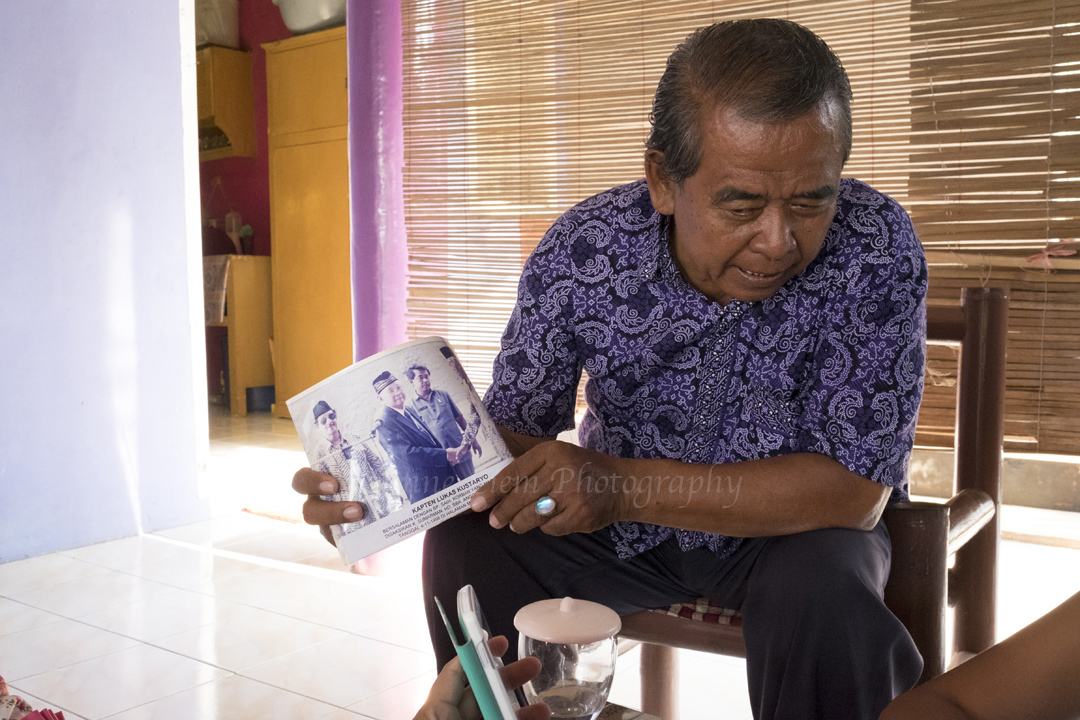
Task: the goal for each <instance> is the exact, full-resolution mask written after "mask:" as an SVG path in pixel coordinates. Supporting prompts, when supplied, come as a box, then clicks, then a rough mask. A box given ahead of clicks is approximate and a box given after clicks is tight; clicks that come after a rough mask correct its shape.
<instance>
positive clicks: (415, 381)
mask: <svg viewBox="0 0 1080 720" xmlns="http://www.w3.org/2000/svg"><path fill="white" fill-rule="evenodd" d="M412 386H413V390H415V391H416V394H417V395H419V396H420V397H422V398H424V399H425V400H427V396H428V395H430V394H431V373H429V372H428V371H427V370H425V369H424V368H417V369H416V370H414V371H413V378H412Z"/></svg>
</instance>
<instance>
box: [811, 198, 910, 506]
mask: <svg viewBox="0 0 1080 720" xmlns="http://www.w3.org/2000/svg"><path fill="white" fill-rule="evenodd" d="M890 204H891V201H890ZM891 208H892V211H891V212H890V211H889V208H886V209H885V210H884V211H882V210H880V209H879V213H878V218H877V219H878V220H885V221H887V222H880V223H877V227H878V228H881V229H882V230H881V236H879V237H876V238H875V239H873V240H872V241H868V243H867V244H866V245H864V246H861V247H856V252H855V253H854V254H853V259H852V260H851V261H850V262H848V263H845V264H844V266H843V269H842V271H841V272H840V284H839V291H838V292H837V293H835V295H834V296H833V298H831V300H830V301H829V303H828V304H827V306H826V311H825V321H824V323H823V326H822V328H821V336H820V338H819V342H818V345H817V351H816V353H815V359H814V361H813V364H812V370H811V376H810V378H809V383H808V385H807V387H806V388H805V390H804V392H803V393H802V396H803V402H802V412H801V416H800V418H799V440H798V445H799V446H800V447H799V451H801V452H814V453H819V454H821V455H826V456H828V457H831V458H833V459H834V460H836V461H837V462H839V463H841V464H842V465H844V466H845V467H846V468H847V469H848V470H850V471H851V472H853V473H856V474H857V475H860V476H862V477H865V478H868V479H870V480H873V481H874V482H878V483H881V484H883V485H887V486H890V487H893V488H896V489H897V492H896V493H894V498H895V497H899V498H904V497H906V495H907V463H908V458H909V456H910V454H911V448H912V445H913V443H914V439H915V423H916V419H917V416H918V412H919V404H920V402H921V401H922V391H923V376H924V366H925V359H926V305H925V297H926V283H927V273H926V261H925V259H924V257H923V253H922V249H921V246H920V245H919V242H918V239H917V238H916V236H915V231H914V229H913V228H912V227H911V221H910V219H909V218H908V217H907V214H906V213H904V211H903V210H902V209H900V208H899V206H896V205H895V204H891Z"/></svg>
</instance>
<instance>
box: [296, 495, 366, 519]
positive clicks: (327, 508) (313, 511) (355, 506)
mask: <svg viewBox="0 0 1080 720" xmlns="http://www.w3.org/2000/svg"><path fill="white" fill-rule="evenodd" d="M363 515H364V510H363V508H361V507H360V503H354V502H331V501H329V500H320V499H319V497H318V496H317V495H316V496H312V497H309V498H308V499H307V502H305V503H304V522H306V523H307V524H308V525H340V524H341V523H349V522H356V521H357V520H359V519H360V518H361V517H363Z"/></svg>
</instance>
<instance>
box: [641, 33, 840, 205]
mask: <svg viewBox="0 0 1080 720" xmlns="http://www.w3.org/2000/svg"><path fill="white" fill-rule="evenodd" d="M828 100H836V101H837V103H838V105H839V108H840V112H841V118H840V120H841V123H840V133H841V135H840V141H841V143H842V146H843V151H844V162H847V159H848V156H849V155H850V154H851V83H850V82H848V77H847V73H845V72H844V67H843V65H841V64H840V59H839V58H838V57H836V55H835V54H834V53H833V51H832V50H830V49H829V46H828V45H826V44H825V41H824V40H822V39H821V38H819V37H818V36H817V35H815V34H814V33H812V32H810V31H809V30H807V29H806V28H804V27H803V26H802V25H798V24H796V23H793V22H790V21H788V20H774V19H759V20H729V21H727V22H722V23H716V24H715V25H710V26H708V27H703V28H699V29H697V30H696V31H695V32H694V33H693V34H692V35H690V36H689V37H688V38H686V40H684V41H683V43H682V44H681V45H679V47H677V48H675V52H673V53H671V57H669V58H668V61H667V69H666V70H664V75H663V77H661V78H660V83H659V84H658V85H657V87H656V96H655V97H654V98H653V109H652V114H651V115H650V116H649V122H650V123H651V124H652V133H651V134H650V135H649V139H648V141H647V142H646V143H645V146H646V147H647V148H648V149H650V150H659V151H660V152H661V153H663V154H664V159H663V162H662V163H661V165H660V170H661V172H663V173H664V174H665V175H666V176H667V177H668V178H669V179H671V180H673V181H675V182H677V183H680V184H681V183H682V182H683V181H684V180H686V178H688V177H690V176H691V175H693V174H694V173H695V172H697V169H698V167H699V166H700V165H701V160H702V153H703V151H702V137H703V133H702V121H703V119H704V118H703V116H704V113H705V112H706V111H708V110H710V109H712V108H713V107H718V106H724V107H729V108H732V109H734V110H735V111H736V112H737V113H738V114H739V117H741V118H742V119H744V120H751V121H754V122H760V123H765V124H774V123H785V122H790V121H792V120H795V119H797V118H800V117H802V116H803V115H805V114H806V113H808V112H810V111H811V110H813V109H814V108H816V107H817V106H818V105H820V104H821V103H822V102H824V101H828Z"/></svg>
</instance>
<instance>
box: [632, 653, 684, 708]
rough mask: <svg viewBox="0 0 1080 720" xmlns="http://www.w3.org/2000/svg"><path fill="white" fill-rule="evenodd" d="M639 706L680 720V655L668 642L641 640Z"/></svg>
mask: <svg viewBox="0 0 1080 720" xmlns="http://www.w3.org/2000/svg"><path fill="white" fill-rule="evenodd" d="M641 710H642V712H644V713H646V714H648V715H655V716H657V717H658V718H661V720H679V655H678V653H677V652H676V650H675V648H673V647H670V646H668V645H653V644H652V643H642V644H641Z"/></svg>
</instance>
